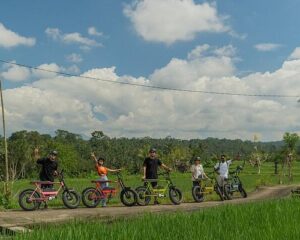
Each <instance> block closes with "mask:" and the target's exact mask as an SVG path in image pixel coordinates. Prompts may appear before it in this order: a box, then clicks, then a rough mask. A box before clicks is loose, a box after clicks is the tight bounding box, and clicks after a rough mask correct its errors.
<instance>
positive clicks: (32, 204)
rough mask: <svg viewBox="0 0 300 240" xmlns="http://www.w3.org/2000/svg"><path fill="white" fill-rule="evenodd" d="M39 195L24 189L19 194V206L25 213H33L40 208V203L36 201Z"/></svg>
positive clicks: (31, 190)
mask: <svg viewBox="0 0 300 240" xmlns="http://www.w3.org/2000/svg"><path fill="white" fill-rule="evenodd" d="M38 198H40V194H39V193H38V192H35V190H33V189H26V190H24V191H22V192H21V193H20V194H19V205H20V207H21V208H22V209H23V210H25V211H33V210H36V209H38V208H39V207H40V205H41V202H40V201H38V200H36V199H38Z"/></svg>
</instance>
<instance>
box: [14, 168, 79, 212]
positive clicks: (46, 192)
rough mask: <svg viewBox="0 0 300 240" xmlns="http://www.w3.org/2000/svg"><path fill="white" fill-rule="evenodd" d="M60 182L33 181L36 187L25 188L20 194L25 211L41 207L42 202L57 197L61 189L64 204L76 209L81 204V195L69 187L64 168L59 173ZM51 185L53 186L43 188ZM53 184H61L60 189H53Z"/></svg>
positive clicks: (20, 203) (20, 200) (21, 205)
mask: <svg viewBox="0 0 300 240" xmlns="http://www.w3.org/2000/svg"><path fill="white" fill-rule="evenodd" d="M58 177H59V181H58V182H50V181H32V182H30V183H31V184H33V185H35V189H25V190H23V191H22V192H21V193H20V194H19V205H20V207H21V208H22V209H23V210H25V211H33V210H36V209H38V208H39V207H40V205H41V203H42V202H44V203H46V202H47V201H49V200H52V199H54V198H56V197H57V196H58V195H59V194H60V192H61V191H63V192H62V201H63V204H64V205H65V206H66V207H67V208H70V209H75V208H77V207H78V206H79V204H80V195H79V194H78V193H77V192H76V191H75V190H73V189H70V188H68V187H67V185H66V182H65V180H64V174H63V170H62V171H61V172H60V173H59V174H58ZM47 185H50V186H51V188H43V186H47ZM53 185H59V188H58V189H53V188H52V186H53Z"/></svg>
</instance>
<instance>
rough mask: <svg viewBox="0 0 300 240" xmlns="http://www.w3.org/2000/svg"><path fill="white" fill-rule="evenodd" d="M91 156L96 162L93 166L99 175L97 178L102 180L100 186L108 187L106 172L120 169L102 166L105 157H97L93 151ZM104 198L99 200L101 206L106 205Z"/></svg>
mask: <svg viewBox="0 0 300 240" xmlns="http://www.w3.org/2000/svg"><path fill="white" fill-rule="evenodd" d="M91 157H92V158H93V159H94V161H95V163H96V165H95V167H96V170H97V172H98V175H99V176H100V179H99V180H101V181H104V182H103V183H102V184H101V188H105V187H108V182H107V181H108V178H107V173H108V172H119V171H121V169H110V168H107V167H104V161H105V159H104V158H103V157H99V158H98V159H97V157H96V155H95V153H92V154H91ZM106 200H107V199H106V198H103V199H102V201H101V204H102V207H106Z"/></svg>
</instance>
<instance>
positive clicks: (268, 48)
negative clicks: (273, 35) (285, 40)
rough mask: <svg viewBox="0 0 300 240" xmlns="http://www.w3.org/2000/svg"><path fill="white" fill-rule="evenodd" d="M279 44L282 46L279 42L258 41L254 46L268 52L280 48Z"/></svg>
mask: <svg viewBox="0 0 300 240" xmlns="http://www.w3.org/2000/svg"><path fill="white" fill-rule="evenodd" d="M281 46H282V45H281V44H277V43H259V44H256V45H254V48H256V50H258V51H261V52H270V51H274V50H276V49H278V48H280V47H281Z"/></svg>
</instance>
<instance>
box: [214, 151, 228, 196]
mask: <svg viewBox="0 0 300 240" xmlns="http://www.w3.org/2000/svg"><path fill="white" fill-rule="evenodd" d="M231 163H232V160H227V161H226V159H225V155H224V154H222V155H221V160H220V162H219V163H217V164H216V165H215V171H216V172H217V173H218V174H219V176H218V178H217V181H218V184H219V186H220V187H222V190H223V187H224V184H225V183H226V180H227V178H228V172H229V166H230V164H231Z"/></svg>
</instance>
